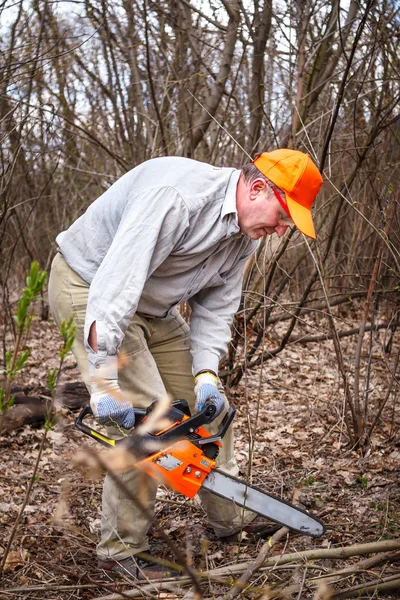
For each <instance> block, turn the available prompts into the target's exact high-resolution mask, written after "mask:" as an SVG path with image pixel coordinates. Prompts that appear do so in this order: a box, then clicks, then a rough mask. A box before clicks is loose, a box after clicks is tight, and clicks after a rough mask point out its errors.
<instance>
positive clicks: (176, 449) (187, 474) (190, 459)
mask: <svg viewBox="0 0 400 600" xmlns="http://www.w3.org/2000/svg"><path fill="white" fill-rule="evenodd" d="M186 418H187V417H186ZM195 432H196V434H198V435H200V436H201V437H202V438H207V437H210V434H209V433H208V431H207V430H206V429H204V428H203V427H198V428H197V429H196V431H195ZM214 443H215V444H216V445H217V446H220V447H221V446H222V444H221V442H214ZM135 466H136V467H137V468H138V469H140V470H141V471H143V472H144V473H147V474H148V475H150V476H151V477H154V478H155V479H158V480H159V481H161V482H162V483H163V484H164V485H166V486H167V487H170V488H172V489H174V490H175V491H176V492H179V493H181V494H183V495H184V496H187V497H188V498H193V497H194V496H195V495H196V494H197V492H198V491H199V489H200V488H201V486H202V484H203V481H204V479H205V478H206V477H207V475H208V474H209V473H210V472H211V471H212V469H215V467H216V462H215V460H214V459H212V458H208V457H207V456H206V455H205V454H204V452H203V451H202V450H201V448H198V447H197V446H195V444H192V442H190V441H189V440H187V439H183V440H179V441H177V442H175V443H174V444H171V446H168V447H166V448H163V449H162V450H159V451H158V452H155V453H154V454H151V455H150V456H147V457H146V458H144V459H143V460H141V461H139V462H137V463H136V464H135Z"/></svg>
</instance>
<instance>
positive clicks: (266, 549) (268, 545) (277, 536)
mask: <svg viewBox="0 0 400 600" xmlns="http://www.w3.org/2000/svg"><path fill="white" fill-rule="evenodd" d="M288 533H289V529H288V528H287V527H281V529H279V531H277V532H276V533H274V535H273V536H272V537H271V538H270V539H269V540H268V541H267V542H265V544H264V545H263V546H262V548H261V550H260V552H259V554H258V556H257V558H256V560H255V561H254V562H252V563H250V564H249V565H248V567H247V569H246V570H245V571H244V573H243V575H242V576H241V577H240V579H239V581H238V582H237V583H236V585H234V586H233V587H232V588H231V589H230V590H229V592H228V593H227V595H226V598H227V600H233V598H234V597H235V596H237V595H238V594H239V593H240V592H241V591H242V590H243V586H244V585H246V584H247V582H248V581H249V579H250V577H251V576H252V575H253V573H255V572H256V571H258V569H259V568H260V567H262V565H263V564H264V562H265V559H266V557H267V556H268V554H269V553H270V552H271V550H272V548H273V547H274V546H275V544H276V543H277V542H279V541H280V540H281V539H282V538H284V537H286V535H287V534H288Z"/></svg>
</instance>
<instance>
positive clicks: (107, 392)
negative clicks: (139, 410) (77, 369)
mask: <svg viewBox="0 0 400 600" xmlns="http://www.w3.org/2000/svg"><path fill="white" fill-rule="evenodd" d="M90 407H91V409H92V411H93V414H94V416H95V417H96V419H97V420H98V422H99V423H100V424H101V425H107V426H109V427H112V426H114V427H116V426H117V427H122V428H123V429H131V427H133V426H134V424H135V411H134V409H133V406H132V404H131V403H130V402H128V401H127V400H126V399H124V396H123V394H122V392H121V390H120V387H119V385H118V381H117V380H116V379H105V380H104V383H103V382H101V383H93V384H92V393H91V395H90Z"/></svg>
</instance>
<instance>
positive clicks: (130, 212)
mask: <svg viewBox="0 0 400 600" xmlns="http://www.w3.org/2000/svg"><path fill="white" fill-rule="evenodd" d="M187 224H188V214H187V208H186V206H185V204H184V203H183V202H182V201H181V199H180V197H179V195H178V194H177V193H176V191H175V190H174V189H173V188H154V189H150V190H148V191H147V193H146V194H143V193H142V194H140V196H138V197H133V198H132V199H131V201H129V202H128V205H127V207H126V210H125V214H124V215H123V217H122V219H121V223H120V225H119V227H118V230H117V232H116V235H115V237H114V240H113V242H112V244H111V246H110V248H109V250H108V252H107V254H106V255H105V257H104V259H103V261H102V263H101V265H100V267H99V269H98V271H97V273H96V275H95V277H94V279H93V281H92V283H91V286H90V291H89V298H88V305H87V311H86V321H85V346H86V350H87V353H88V357H89V363H90V364H91V365H92V366H93V367H97V368H98V365H102V364H105V363H107V362H108V363H109V361H107V358H108V357H110V356H111V357H115V356H116V354H117V352H118V350H119V347H120V345H121V343H122V340H123V337H124V333H125V330H126V328H127V326H128V325H129V323H130V321H131V319H132V317H133V315H134V314H135V312H136V309H137V306H138V303H139V300H140V297H141V294H142V292H143V287H144V285H145V282H146V280H147V278H148V277H149V276H150V275H151V273H152V272H153V271H154V270H155V269H156V268H157V267H158V266H159V265H160V264H161V263H162V262H163V261H164V260H165V259H166V258H167V256H168V255H169V254H170V253H171V252H172V250H173V248H174V246H175V244H176V243H177V241H179V239H180V237H181V236H182V235H183V233H184V231H185V228H186V227H187ZM92 326H93V327H92ZM89 336H90V340H89ZM96 343H97V349H96ZM110 377H116V373H115V369H114V368H113V372H112V373H110Z"/></svg>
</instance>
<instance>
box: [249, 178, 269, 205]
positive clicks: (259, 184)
mask: <svg viewBox="0 0 400 600" xmlns="http://www.w3.org/2000/svg"><path fill="white" fill-rule="evenodd" d="M267 187H268V183H267V182H266V181H265V179H262V178H261V177H260V178H257V179H254V181H252V182H251V184H250V190H249V198H250V200H256V198H257V197H258V195H259V194H260V193H262V192H264V191H265V190H266V189H267Z"/></svg>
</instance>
